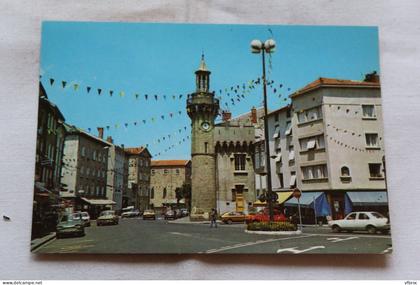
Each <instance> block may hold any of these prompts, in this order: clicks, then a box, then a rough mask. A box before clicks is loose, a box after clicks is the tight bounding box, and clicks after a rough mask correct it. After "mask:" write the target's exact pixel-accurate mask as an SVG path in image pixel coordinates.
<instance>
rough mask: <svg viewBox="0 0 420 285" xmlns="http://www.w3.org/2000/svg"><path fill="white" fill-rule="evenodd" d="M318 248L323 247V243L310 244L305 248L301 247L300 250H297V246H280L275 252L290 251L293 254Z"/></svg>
mask: <svg viewBox="0 0 420 285" xmlns="http://www.w3.org/2000/svg"><path fill="white" fill-rule="evenodd" d="M318 248H325V246H323V245H316V246H311V247H309V248H307V249H301V250H298V249H297V247H289V248H280V249H278V250H277V253H281V252H291V253H293V254H299V253H303V252H307V251H311V250H314V249H318Z"/></svg>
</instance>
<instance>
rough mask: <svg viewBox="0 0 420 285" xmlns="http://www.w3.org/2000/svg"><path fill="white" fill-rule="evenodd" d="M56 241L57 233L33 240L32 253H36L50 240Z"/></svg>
mask: <svg viewBox="0 0 420 285" xmlns="http://www.w3.org/2000/svg"><path fill="white" fill-rule="evenodd" d="M53 239H55V232H51V233H49V234H47V235H45V236H43V237H40V238H36V239H34V240H31V251H34V250H35V249H37V248H38V247H40V246H41V245H44V244H45V243H47V242H49V241H50V240H53Z"/></svg>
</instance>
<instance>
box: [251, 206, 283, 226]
mask: <svg viewBox="0 0 420 285" xmlns="http://www.w3.org/2000/svg"><path fill="white" fill-rule="evenodd" d="M269 221H270V214H269V211H268V209H264V210H263V211H259V212H258V213H255V214H249V215H247V216H246V218H245V222H246V223H247V224H249V223H253V222H269ZM274 221H275V222H286V221H288V220H287V218H286V216H285V215H284V214H283V213H281V212H279V211H276V210H274Z"/></svg>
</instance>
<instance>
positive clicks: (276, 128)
mask: <svg viewBox="0 0 420 285" xmlns="http://www.w3.org/2000/svg"><path fill="white" fill-rule="evenodd" d="M279 136H280V126H279V125H276V127H275V128H274V134H273V139H276V138H278V137H279Z"/></svg>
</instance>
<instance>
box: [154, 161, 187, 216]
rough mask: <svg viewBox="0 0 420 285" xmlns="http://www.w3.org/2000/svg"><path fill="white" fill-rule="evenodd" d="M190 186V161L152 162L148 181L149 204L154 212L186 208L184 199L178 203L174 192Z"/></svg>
mask: <svg viewBox="0 0 420 285" xmlns="http://www.w3.org/2000/svg"><path fill="white" fill-rule="evenodd" d="M183 185H191V161H190V160H153V161H152V167H151V179H150V187H151V193H150V203H151V207H152V208H154V209H156V210H158V211H159V210H163V209H165V208H168V207H174V206H182V207H186V201H185V199H182V200H180V201H178V199H177V197H176V190H177V189H180V188H182V187H183Z"/></svg>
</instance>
